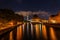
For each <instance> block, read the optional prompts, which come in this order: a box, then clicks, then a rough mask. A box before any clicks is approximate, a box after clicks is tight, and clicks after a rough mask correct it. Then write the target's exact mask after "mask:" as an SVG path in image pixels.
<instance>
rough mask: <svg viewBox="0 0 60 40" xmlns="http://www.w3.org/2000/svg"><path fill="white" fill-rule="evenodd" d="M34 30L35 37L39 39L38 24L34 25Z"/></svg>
mask: <svg viewBox="0 0 60 40" xmlns="http://www.w3.org/2000/svg"><path fill="white" fill-rule="evenodd" d="M35 30H36V37H37V38H39V36H40V29H39V25H38V24H36V25H35Z"/></svg>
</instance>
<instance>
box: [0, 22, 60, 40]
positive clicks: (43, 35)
mask: <svg viewBox="0 0 60 40" xmlns="http://www.w3.org/2000/svg"><path fill="white" fill-rule="evenodd" d="M18 29H19V30H20V34H19V32H18V31H19V30H18ZM10 33H12V35H10ZM59 34H60V24H59V23H41V22H24V23H23V24H17V25H14V26H11V27H8V28H4V29H0V40H59V39H60V35H59ZM17 35H18V36H17Z"/></svg>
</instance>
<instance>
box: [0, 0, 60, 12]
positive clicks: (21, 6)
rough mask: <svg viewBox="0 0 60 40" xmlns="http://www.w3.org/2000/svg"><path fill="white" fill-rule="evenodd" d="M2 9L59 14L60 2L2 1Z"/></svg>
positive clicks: (45, 0)
mask: <svg viewBox="0 0 60 40" xmlns="http://www.w3.org/2000/svg"><path fill="white" fill-rule="evenodd" d="M0 8H8V9H12V10H14V11H20V10H31V11H38V10H41V11H49V12H57V11H58V10H59V9H60V0H0Z"/></svg>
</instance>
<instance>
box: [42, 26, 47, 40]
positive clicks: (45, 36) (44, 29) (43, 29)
mask: <svg viewBox="0 0 60 40" xmlns="http://www.w3.org/2000/svg"><path fill="white" fill-rule="evenodd" d="M42 33H43V36H44V38H45V39H46V40H47V31H46V26H45V25H42Z"/></svg>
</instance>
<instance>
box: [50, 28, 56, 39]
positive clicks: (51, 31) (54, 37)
mask: <svg viewBox="0 0 60 40" xmlns="http://www.w3.org/2000/svg"><path fill="white" fill-rule="evenodd" d="M50 37H51V40H57V38H56V36H55V31H54V29H53V28H52V27H50Z"/></svg>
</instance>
